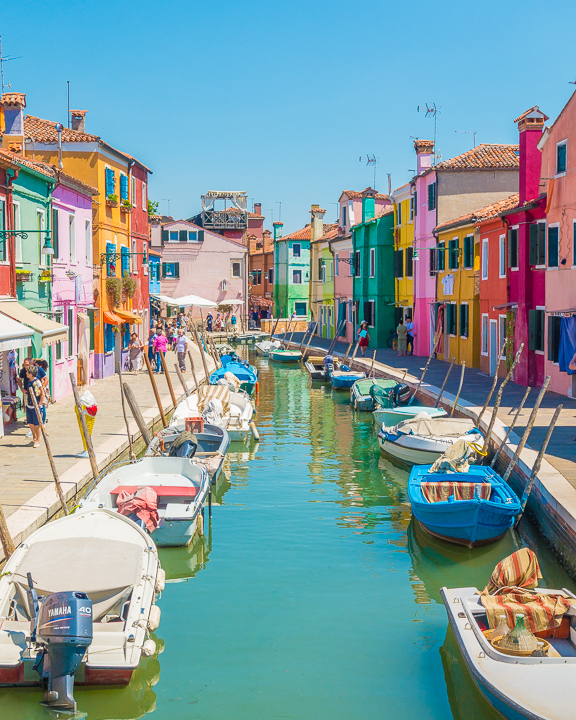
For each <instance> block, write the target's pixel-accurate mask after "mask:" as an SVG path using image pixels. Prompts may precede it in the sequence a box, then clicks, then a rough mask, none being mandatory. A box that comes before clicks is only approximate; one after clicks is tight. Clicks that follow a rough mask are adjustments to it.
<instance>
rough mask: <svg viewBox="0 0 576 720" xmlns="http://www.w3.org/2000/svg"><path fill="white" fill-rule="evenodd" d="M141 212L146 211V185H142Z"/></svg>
mask: <svg viewBox="0 0 576 720" xmlns="http://www.w3.org/2000/svg"><path fill="white" fill-rule="evenodd" d="M142 210H147V206H146V183H145V182H143V183H142Z"/></svg>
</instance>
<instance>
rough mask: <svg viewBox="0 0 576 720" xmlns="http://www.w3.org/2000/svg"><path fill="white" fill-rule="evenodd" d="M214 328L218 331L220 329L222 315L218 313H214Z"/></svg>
mask: <svg viewBox="0 0 576 720" xmlns="http://www.w3.org/2000/svg"><path fill="white" fill-rule="evenodd" d="M214 330H215V331H216V332H220V330H222V316H221V315H220V313H218V314H217V315H216V322H215V323H214Z"/></svg>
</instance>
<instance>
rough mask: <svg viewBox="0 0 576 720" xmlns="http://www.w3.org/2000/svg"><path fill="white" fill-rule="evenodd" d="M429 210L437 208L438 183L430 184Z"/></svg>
mask: <svg viewBox="0 0 576 720" xmlns="http://www.w3.org/2000/svg"><path fill="white" fill-rule="evenodd" d="M428 210H436V183H435V182H433V183H430V185H428Z"/></svg>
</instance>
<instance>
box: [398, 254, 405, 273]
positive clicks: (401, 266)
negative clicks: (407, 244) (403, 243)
mask: <svg viewBox="0 0 576 720" xmlns="http://www.w3.org/2000/svg"><path fill="white" fill-rule="evenodd" d="M398 277H400V278H403V277H404V250H398Z"/></svg>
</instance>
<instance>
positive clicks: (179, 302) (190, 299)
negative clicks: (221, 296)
mask: <svg viewBox="0 0 576 720" xmlns="http://www.w3.org/2000/svg"><path fill="white" fill-rule="evenodd" d="M150 297H153V298H155V299H156V300H160V302H164V303H166V304H167V305H173V306H174V307H187V306H188V305H194V306H195V307H200V308H215V307H216V306H217V305H218V303H215V302H212V300H206V298H202V297H200V296H199V295H184V296H183V297H177V298H171V297H168V296H167V295H160V293H150ZM224 304H227V303H224Z"/></svg>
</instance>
